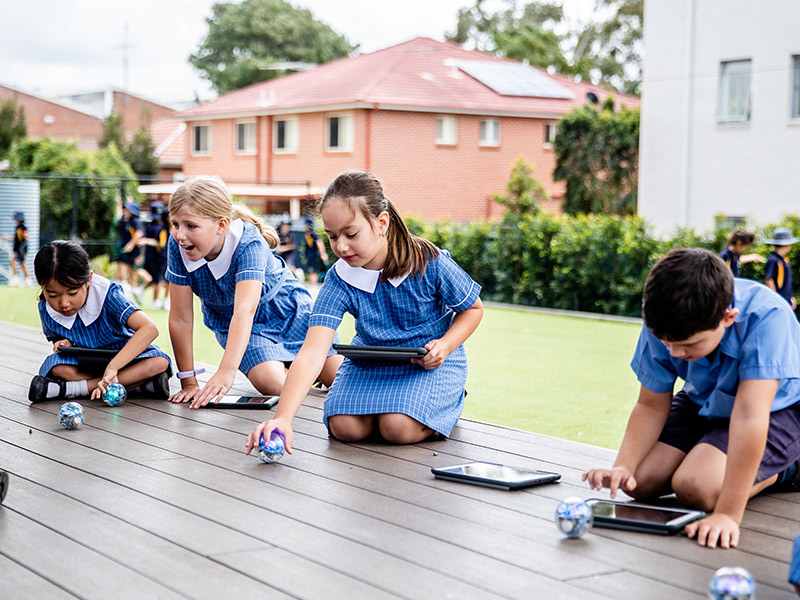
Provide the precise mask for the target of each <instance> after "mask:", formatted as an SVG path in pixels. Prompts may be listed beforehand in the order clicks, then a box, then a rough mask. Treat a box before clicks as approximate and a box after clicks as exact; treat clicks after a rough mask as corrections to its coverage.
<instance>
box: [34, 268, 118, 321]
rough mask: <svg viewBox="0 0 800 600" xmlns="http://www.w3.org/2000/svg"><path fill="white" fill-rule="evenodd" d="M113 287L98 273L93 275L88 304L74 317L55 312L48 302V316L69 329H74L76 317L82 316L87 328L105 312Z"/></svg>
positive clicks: (87, 299)
mask: <svg viewBox="0 0 800 600" xmlns="http://www.w3.org/2000/svg"><path fill="white" fill-rule="evenodd" d="M109 287H111V282H110V281H109V280H108V279H106V278H105V277H103V276H102V275H98V274H97V273H95V274H93V275H92V280H91V282H90V283H89V290H88V292H87V294H86V302H85V303H84V305H83V306H81V307H80V308H79V309H78V312H76V313H75V314H74V315H70V316H69V317H65V316H64V315H62V314H61V313H60V312H57V311H55V310H53V309H52V308H51V307H50V305H49V304H47V301H45V305H46V306H47V314H48V315H50V316H51V317H52V318H53V320H54V321H55V322H56V323H59V324H61V325H63V326H64V327H66V328H67V329H72V326H73V325H74V324H75V317H76V315H80V316H81V321H83V324H84V325H86V326H87V327H88V326H89V325H91V324H92V323H94V322H95V321H96V320H97V317H99V316H100V313H101V312H102V311H103V303H104V302H105V301H106V295H107V294H108V288H109Z"/></svg>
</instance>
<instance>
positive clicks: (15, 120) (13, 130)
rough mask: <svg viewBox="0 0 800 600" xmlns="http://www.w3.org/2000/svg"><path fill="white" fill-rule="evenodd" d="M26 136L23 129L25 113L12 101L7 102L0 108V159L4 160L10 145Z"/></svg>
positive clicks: (25, 130) (24, 128)
mask: <svg viewBox="0 0 800 600" xmlns="http://www.w3.org/2000/svg"><path fill="white" fill-rule="evenodd" d="M26 135H27V128H26V127H25V111H24V110H23V108H22V107H21V106H20V107H19V108H18V107H17V103H16V102H14V101H13V100H7V101H6V102H3V104H2V106H0V158H5V157H6V155H7V154H8V151H9V150H10V149H11V144H13V143H14V142H15V141H17V140H21V139H23V138H24V137H25V136H26Z"/></svg>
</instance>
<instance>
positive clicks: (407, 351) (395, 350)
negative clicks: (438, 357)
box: [333, 344, 428, 363]
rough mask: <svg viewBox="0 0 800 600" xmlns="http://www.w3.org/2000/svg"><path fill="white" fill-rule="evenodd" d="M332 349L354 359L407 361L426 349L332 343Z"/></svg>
mask: <svg viewBox="0 0 800 600" xmlns="http://www.w3.org/2000/svg"><path fill="white" fill-rule="evenodd" d="M333 349H334V350H336V351H337V352H338V353H339V354H341V355H342V356H345V357H347V358H349V359H350V360H356V361H370V360H371V361H380V362H399V363H404V362H409V361H410V360H411V359H412V358H422V357H423V356H425V355H426V354H427V353H428V351H427V350H425V348H412V347H408V346H351V345H349V344H334V345H333Z"/></svg>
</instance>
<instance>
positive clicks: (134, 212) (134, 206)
mask: <svg viewBox="0 0 800 600" xmlns="http://www.w3.org/2000/svg"><path fill="white" fill-rule="evenodd" d="M125 208H127V209H128V210H129V211H131V214H132V215H133V216H134V217H138V216H139V205H138V204H136V202H128V203H127V204H126V205H125Z"/></svg>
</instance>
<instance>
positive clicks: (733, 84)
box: [717, 60, 750, 123]
mask: <svg viewBox="0 0 800 600" xmlns="http://www.w3.org/2000/svg"><path fill="white" fill-rule="evenodd" d="M749 120H750V61H749V60H735V61H731V62H724V63H722V65H721V68H720V81H719V104H718V106H717V121H718V122H720V123H741V122H744V121H749Z"/></svg>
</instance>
